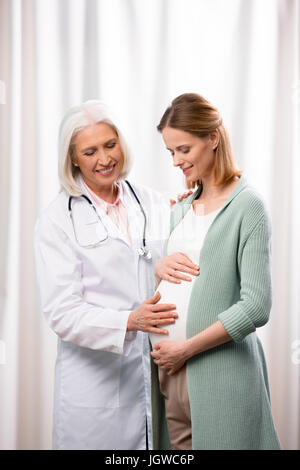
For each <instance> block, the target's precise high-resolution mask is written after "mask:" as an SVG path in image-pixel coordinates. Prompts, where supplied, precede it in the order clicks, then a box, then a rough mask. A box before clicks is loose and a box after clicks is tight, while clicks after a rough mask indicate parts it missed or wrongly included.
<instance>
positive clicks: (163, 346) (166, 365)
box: [151, 341, 188, 375]
mask: <svg viewBox="0 0 300 470" xmlns="http://www.w3.org/2000/svg"><path fill="white" fill-rule="evenodd" d="M151 356H152V357H153V359H154V362H155V364H157V365H158V367H161V368H162V369H166V370H168V372H167V374H168V375H173V374H175V372H177V371H178V370H179V369H181V367H182V366H183V365H184V364H185V362H186V361H187V359H188V356H187V354H186V348H185V342H180V341H160V342H159V343H156V344H155V345H154V348H153V351H151Z"/></svg>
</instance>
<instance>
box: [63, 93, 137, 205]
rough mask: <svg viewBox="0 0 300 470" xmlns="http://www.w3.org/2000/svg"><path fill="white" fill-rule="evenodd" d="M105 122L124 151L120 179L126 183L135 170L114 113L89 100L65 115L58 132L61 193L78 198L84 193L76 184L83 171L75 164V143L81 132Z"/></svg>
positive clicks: (98, 102) (97, 102)
mask: <svg viewBox="0 0 300 470" xmlns="http://www.w3.org/2000/svg"><path fill="white" fill-rule="evenodd" d="M99 122H105V123H106V124H108V125H110V126H111V127H112V128H113V129H114V130H115V131H116V133H117V135H118V138H119V142H120V146H121V149H122V153H123V157H124V164H123V168H122V171H121V173H120V175H119V178H118V179H125V178H126V177H127V175H128V173H129V171H130V169H131V166H132V158H131V155H130V152H129V148H128V145H127V143H126V141H125V139H124V136H123V134H122V132H121V131H120V129H119V127H118V125H117V124H116V119H115V117H114V116H113V114H112V112H111V110H109V108H108V107H107V106H106V105H105V104H104V103H103V102H102V101H98V100H89V101H86V102H84V103H82V104H81V105H79V106H73V107H72V108H70V109H69V111H68V112H67V113H66V114H65V116H64V117H63V119H62V122H61V125H60V128H59V139H58V140H59V144H58V147H59V148H58V152H59V158H58V177H59V181H60V184H61V189H60V190H61V191H62V190H63V189H65V190H66V191H67V192H68V193H69V194H70V195H72V196H79V195H80V194H81V193H82V191H81V189H80V186H79V185H78V183H77V182H76V177H77V176H78V174H79V173H80V169H79V168H78V167H76V166H74V165H73V164H72V158H73V155H74V140H75V137H76V135H77V134H78V132H80V131H81V130H82V129H84V128H85V127H87V126H89V125H91V124H97V123H99Z"/></svg>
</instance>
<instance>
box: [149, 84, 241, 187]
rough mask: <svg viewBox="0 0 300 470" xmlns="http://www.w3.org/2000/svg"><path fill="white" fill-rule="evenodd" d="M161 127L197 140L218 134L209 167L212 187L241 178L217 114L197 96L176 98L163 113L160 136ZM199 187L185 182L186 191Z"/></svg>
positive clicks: (192, 94) (196, 183) (209, 104)
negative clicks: (175, 130) (211, 167)
mask: <svg viewBox="0 0 300 470" xmlns="http://www.w3.org/2000/svg"><path fill="white" fill-rule="evenodd" d="M165 127H172V128H173V129H179V130H182V131H185V132H188V133H190V134H193V135H195V136H197V137H200V138H203V137H207V136H208V135H209V134H210V133H211V132H213V131H215V130H217V131H218V132H219V137H220V138H219V144H218V146H217V148H216V149H215V150H214V152H215V163H214V167H213V172H214V180H215V182H214V184H215V185H216V186H221V185H223V184H224V183H227V182H229V181H231V180H232V179H233V178H234V177H235V176H241V174H242V171H241V170H239V169H238V167H237V165H236V163H235V160H234V157H233V153H232V149H231V144H230V139H229V135H228V132H227V130H226V128H225V126H224V124H223V120H222V118H221V116H220V114H219V112H218V110H217V108H215V107H214V106H213V105H212V104H211V103H210V102H209V101H207V100H206V99H205V98H204V97H203V96H201V95H198V94H197V93H184V94H182V95H180V96H177V98H175V99H174V100H173V101H172V103H171V106H169V107H168V108H167V109H166V111H165V112H164V114H163V116H162V118H161V120H160V123H159V124H158V126H157V130H158V131H159V132H162V131H163V129H164V128H165ZM196 185H198V186H201V185H202V182H201V180H199V181H195V182H187V181H186V186H187V187H188V188H194V187H195V186H196Z"/></svg>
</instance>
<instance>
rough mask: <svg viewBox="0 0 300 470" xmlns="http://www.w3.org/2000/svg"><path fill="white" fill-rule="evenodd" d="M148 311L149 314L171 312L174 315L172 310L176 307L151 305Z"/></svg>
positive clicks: (171, 305)
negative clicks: (149, 311)
mask: <svg viewBox="0 0 300 470" xmlns="http://www.w3.org/2000/svg"><path fill="white" fill-rule="evenodd" d="M150 309H151V312H171V310H173V313H176V312H174V310H175V309H176V305H174V304H157V305H151V307H150Z"/></svg>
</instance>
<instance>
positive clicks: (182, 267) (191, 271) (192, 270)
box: [171, 263, 200, 275]
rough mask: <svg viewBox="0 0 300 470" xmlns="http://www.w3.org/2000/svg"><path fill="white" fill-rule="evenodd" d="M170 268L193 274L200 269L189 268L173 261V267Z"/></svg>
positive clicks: (197, 272)
mask: <svg viewBox="0 0 300 470" xmlns="http://www.w3.org/2000/svg"><path fill="white" fill-rule="evenodd" d="M171 269H174V270H175V271H180V272H183V273H189V274H195V275H197V274H199V271H200V269H196V268H189V267H188V266H186V265H185V264H181V263H175V264H174V266H173V268H171Z"/></svg>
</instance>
